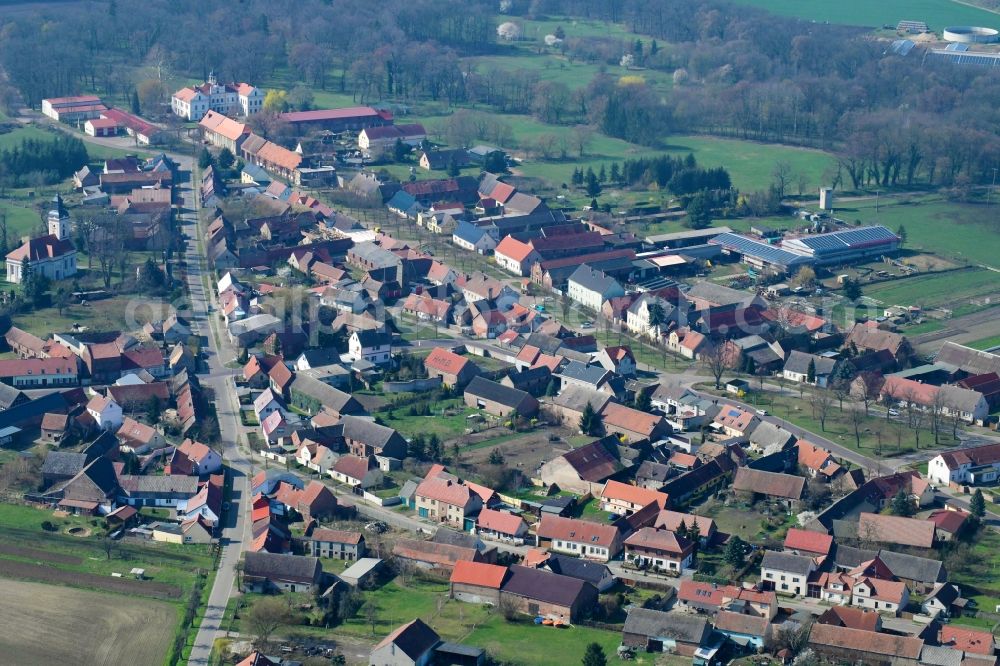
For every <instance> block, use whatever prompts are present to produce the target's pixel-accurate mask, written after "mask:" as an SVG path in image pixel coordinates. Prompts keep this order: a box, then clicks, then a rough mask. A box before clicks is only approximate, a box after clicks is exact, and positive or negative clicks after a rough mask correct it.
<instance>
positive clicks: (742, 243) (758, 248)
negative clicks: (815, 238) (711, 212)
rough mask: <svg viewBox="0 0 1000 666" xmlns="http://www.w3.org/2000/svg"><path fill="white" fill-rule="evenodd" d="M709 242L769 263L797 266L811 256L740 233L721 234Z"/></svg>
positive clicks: (807, 260)
mask: <svg viewBox="0 0 1000 666" xmlns="http://www.w3.org/2000/svg"><path fill="white" fill-rule="evenodd" d="M709 243H712V244H714V245H721V246H722V247H724V248H726V249H727V250H730V251H732V252H738V253H739V254H742V255H746V256H749V257H753V258H756V259H760V260H761V261H763V262H765V263H768V264H776V265H779V266H795V265H797V264H803V263H808V262H809V258H808V257H804V256H802V255H801V254H795V253H794V252H789V251H788V250H783V249H781V248H780V247H775V246H774V245H768V244H767V243H762V242H760V241H758V240H754V239H753V238H747V237H746V236H740V235H739V234H719V235H718V236H716V237H715V238H713V239H712V240H710V241H709Z"/></svg>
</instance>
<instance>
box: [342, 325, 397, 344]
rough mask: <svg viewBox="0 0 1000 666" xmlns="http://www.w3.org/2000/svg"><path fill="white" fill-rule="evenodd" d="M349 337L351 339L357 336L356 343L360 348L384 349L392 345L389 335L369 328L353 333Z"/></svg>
mask: <svg viewBox="0 0 1000 666" xmlns="http://www.w3.org/2000/svg"><path fill="white" fill-rule="evenodd" d="M351 335H352V337H353V336H355V335H356V336H358V342H360V343H361V346H362V347H385V346H387V345H391V344H392V336H391V335H389V334H388V333H385V332H382V331H377V330H374V329H370V328H366V329H364V330H361V331H355V332H354V333H352V334H351Z"/></svg>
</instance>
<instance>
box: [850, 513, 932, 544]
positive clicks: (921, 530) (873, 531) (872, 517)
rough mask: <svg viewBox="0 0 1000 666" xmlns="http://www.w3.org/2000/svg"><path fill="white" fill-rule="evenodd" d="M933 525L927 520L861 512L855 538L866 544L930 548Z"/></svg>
mask: <svg viewBox="0 0 1000 666" xmlns="http://www.w3.org/2000/svg"><path fill="white" fill-rule="evenodd" d="M934 532H935V525H934V523H933V522H931V521H929V520H918V519H916V518H907V517H905V516H889V515H884V514H880V513H867V512H863V513H862V514H861V515H860V516H859V517H858V532H857V538H858V539H860V540H861V541H863V542H868V543H882V544H892V545H898V546H911V547H913V548H932V547H933V546H934Z"/></svg>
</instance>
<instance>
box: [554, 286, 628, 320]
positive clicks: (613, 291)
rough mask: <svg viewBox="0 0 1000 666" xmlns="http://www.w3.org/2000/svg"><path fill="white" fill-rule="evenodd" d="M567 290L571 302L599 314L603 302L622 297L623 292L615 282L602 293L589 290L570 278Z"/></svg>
mask: <svg viewBox="0 0 1000 666" xmlns="http://www.w3.org/2000/svg"><path fill="white" fill-rule="evenodd" d="M567 290H568V293H569V297H570V299H571V300H574V301H576V302H577V303H579V304H580V305H582V306H583V307H585V308H587V309H589V310H593V311H594V312H600V311H601V306H602V305H604V301H606V300H608V299H609V298H614V297H615V296H624V295H625V290H624V289H622V286H621V285H620V284H618V283H617V282H614V283H613V284H611V285H610V286H609V287H608V288H607V289H606V290H605V291H604V292H603V293H602V292H600V291H597V290H595V289H590V288H588V287H586V286H584V285H582V284H580V283H578V282H575V281H574V280H573V279H572V278H570V280H569V281H568V282H567Z"/></svg>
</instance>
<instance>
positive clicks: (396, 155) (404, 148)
mask: <svg viewBox="0 0 1000 666" xmlns="http://www.w3.org/2000/svg"><path fill="white" fill-rule="evenodd" d="M409 154H410V147H409V146H408V145H407V144H405V143H403V140H402V139H396V143H394V144H392V157H393V159H395V160H396V161H397V162H402V161H403V160H405V159H406V156H407V155H409Z"/></svg>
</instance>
